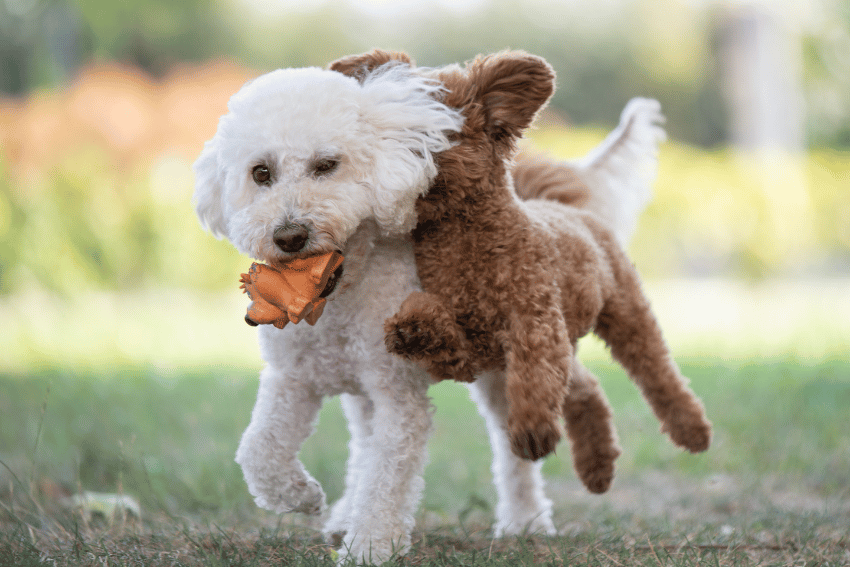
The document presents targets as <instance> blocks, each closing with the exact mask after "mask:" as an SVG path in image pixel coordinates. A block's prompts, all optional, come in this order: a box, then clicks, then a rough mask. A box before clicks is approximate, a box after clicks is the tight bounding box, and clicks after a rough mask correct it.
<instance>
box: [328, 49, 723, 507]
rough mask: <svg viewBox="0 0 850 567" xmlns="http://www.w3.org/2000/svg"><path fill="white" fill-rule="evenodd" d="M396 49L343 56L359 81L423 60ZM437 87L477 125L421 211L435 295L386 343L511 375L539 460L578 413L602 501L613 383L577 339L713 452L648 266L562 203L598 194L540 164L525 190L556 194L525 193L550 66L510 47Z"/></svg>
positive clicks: (610, 453)
mask: <svg viewBox="0 0 850 567" xmlns="http://www.w3.org/2000/svg"><path fill="white" fill-rule="evenodd" d="M397 55H398V54H387V53H386V52H380V51H375V52H372V53H370V54H365V55H361V56H354V57H351V58H346V60H344V61H345V64H346V65H349V67H348V69H349V72H350V70H351V69H354V68H361V69H370V68H373V67H376V66H378V65H380V64H382V63H385V62H386V61H389V60H391V59H401V61H403V63H404V64H410V65H412V62H411V61H410V59H409V58H407V57H406V56H405V57H404V58H403V59H402V58H400V57H397ZM331 68H332V69H334V68H335V67H334V66H333V65H332V66H331ZM437 78H438V79H439V80H440V81H441V82H442V83H443V84H444V85H445V86H446V88H447V92H446V93H444V96H443V102H444V103H446V104H447V105H448V106H450V107H453V108H458V109H461V110H462V112H463V114H464V117H465V123H464V127H463V130H462V131H461V132H460V133H459V134H458V135H457V137H456V140H455V141H456V142H457V145H455V146H454V147H453V148H451V149H450V150H447V151H445V152H443V153H442V154H440V155H439V156H438V158H437V165H438V169H439V174H438V176H437V179H436V180H435V182H434V183H433V185H432V186H431V188H430V189H429V192H428V193H427V194H426V195H425V196H424V197H422V198H420V199H419V201H418V202H417V212H418V215H419V216H418V225H417V227H416V229H415V230H414V233H413V238H414V243H415V253H416V263H417V268H418V272H419V277H420V279H421V282H422V289H423V292H419V293H414V294H411V296H410V297H409V298H408V299H407V300H406V301H405V302H404V304H403V305H402V306H401V308H400V310H399V312H398V313H397V314H396V315H394V316H393V317H391V318H389V319H388V320H387V321H386V324H385V330H386V332H387V335H386V341H387V347H388V348H389V349H390V351H392V352H395V353H397V354H400V355H402V356H406V357H408V358H411V359H413V360H416V361H418V362H419V363H420V364H422V365H423V366H424V367H425V368H427V369H428V371H429V372H430V373H431V374H432V375H433V376H434V377H435V378H436V379H439V380H442V379H454V380H460V381H471V380H473V379H474V376H475V374H476V373H478V372H481V371H483V370H488V369H504V370H505V372H506V385H505V388H506V396H507V399H508V400H509V402H510V411H509V420H508V428H509V434H510V438H511V446H512V449H513V451H514V452H515V453H516V454H517V455H518V456H520V457H525V458H532V459H538V458H540V457H542V456H544V455H546V454H548V453H549V452H551V451H552V450H554V448H555V445H556V443H557V442H558V440H559V439H560V437H561V429H560V425H559V417H560V416H561V415H563V416H564V418H565V421H566V423H567V429H568V432H569V435H570V438H571V440H572V441H573V456H574V466H575V467H576V470H577V471H578V474H579V476H580V478H581V479H582V480H583V481H584V483H585V484H586V485H587V486H588V488H589V489H590V490H592V491H595V492H602V491H604V490H606V489H607V488H608V486H609V485H610V482H611V479H612V477H613V470H614V464H613V463H614V459H616V457H617V455H618V454H619V448H618V446H617V440H616V434H615V433H614V429H613V425H612V423H611V411H610V407H609V406H608V404H607V401H606V399H605V397H604V394H603V393H602V390H601V389H600V387H599V383H598V380H597V379H596V378H595V377H594V376H593V375H592V374H591V373H590V372H589V371H588V370H587V369H585V368H584V367H582V366H581V364H580V363H579V362H578V361H577V360H576V359H575V347H576V341H577V340H578V339H579V338H580V337H582V336H584V335H586V334H587V333H589V332H591V331H593V332H595V333H596V334H597V335H599V336H600V337H601V338H602V339H603V340H605V341H606V343H607V344H608V345H609V347H610V348H611V352H612V354H613V356H614V358H615V359H616V360H618V361H619V362H620V363H621V364H622V365H623V366H624V367H625V368H626V370H627V372H628V373H629V376H630V377H631V378H632V379H633V380H634V381H635V382H636V383H637V384H638V386H639V387H640V388H641V390H642V392H643V394H644V396H645V397H646V399H647V400H648V401H649V403H650V406H651V407H652V409H653V411H654V412H655V414H656V416H657V417H658V419H659V420H660V421H661V423H662V429H663V430H664V431H666V432H667V433H668V434H669V435H670V437H671V438H672V440H673V441H674V442H675V443H676V444H678V445H680V446H682V447H684V448H686V449H688V450H690V451H692V452H697V451H703V450H705V449H706V448H707V447H708V444H709V442H710V437H711V424H710V423H709V422H708V421H707V419H706V418H705V414H704V409H703V406H702V403H701V402H700V401H699V400H698V399H697V398H696V396H695V395H694V394H693V392H692V391H691V390H690V389H689V388H688V387H687V381H686V379H684V378H683V377H682V376H681V374H680V372H679V370H678V368H677V366H676V364H675V363H674V362H673V361H672V359H671V358H670V355H669V352H668V350H667V347H666V345H665V343H664V340H663V338H662V336H661V331H660V329H659V327H658V324H657V323H656V320H655V318H654V316H653V314H652V312H651V310H650V307H649V303H648V302H647V300H646V298H645V297H644V295H643V293H642V291H641V288H640V282H639V279H638V276H637V273H636V272H635V270H634V267H633V266H632V264H631V262H630V261H629V260H628V258H627V257H626V255H625V253H624V252H623V250H622V249H621V248H620V246H619V245H618V244H617V242H616V240H615V238H614V236H613V235H612V234H611V233H610V231H609V230H608V229H607V228H606V227H605V226H603V224H602V222H601V221H600V220H599V219H598V218H597V217H594V216H593V215H592V214H590V213H587V212H585V211H582V210H581V209H579V208H577V207H576V206H565V205H563V204H560V203H558V202H557V201H559V200H560V201H564V202H567V203H569V204H571V205H578V206H580V205H581V204H582V203H583V202H584V201H586V199H584V200H583V194H584V193H583V192H584V191H585V190H586V188H583V187H582V186H581V185H580V184H575V183H573V182H572V181H571V180H569V181H567V180H561V181H558V180H557V179H556V178H555V177H553V176H552V174H551V172H549V173H547V172H546V171H545V166H541V165H540V163H537V164H536V165H535V164H534V163H530V162H525V166H523V165H519V166H518V167H519V168H520V169H516V168H515V170H514V175H515V176H516V177H517V181H519V182H520V183H521V184H523V183H524V184H523V185H521V189H520V192H521V193H522V194H523V195H524V196H527V197H545V198H546V199H545V200H541V199H532V200H529V201H520V200H519V199H518V198H517V191H515V190H514V187H513V179H512V177H511V175H510V174H509V169H510V167H511V158H512V157H513V156H514V154H515V151H516V141H517V140H518V139H519V137H520V136H521V134H522V131H523V130H524V129H525V128H526V127H527V126H528V125H529V124H530V123H531V122H532V120H533V119H534V117H535V115H536V113H537V112H538V110H539V109H540V108H541V107H542V106H543V105H544V104H545V103H546V102H547V100H548V99H549V97H550V96H551V94H552V92H553V90H554V72H553V71H552V69H551V67H550V66H549V65H548V64H547V63H546V62H545V61H544V60H543V59H541V58H539V57H535V56H532V55H529V54H526V53H522V52H505V53H499V54H495V55H490V56H486V57H478V58H476V59H475V60H474V61H472V62H471V63H469V64H468V65H467V67H466V68H465V69H461V68H459V67H448V68H445V69H443V70H441V71H439V73H438V75H437ZM522 163H523V162H520V164H522ZM523 167H524V169H523ZM541 167H543V169H541Z"/></svg>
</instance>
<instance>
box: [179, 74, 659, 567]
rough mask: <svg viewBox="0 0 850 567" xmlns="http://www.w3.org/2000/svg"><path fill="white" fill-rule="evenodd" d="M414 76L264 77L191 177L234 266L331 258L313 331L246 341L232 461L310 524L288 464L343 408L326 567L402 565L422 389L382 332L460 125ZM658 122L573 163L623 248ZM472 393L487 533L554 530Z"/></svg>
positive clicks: (300, 478)
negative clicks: (340, 487)
mask: <svg viewBox="0 0 850 567" xmlns="http://www.w3.org/2000/svg"><path fill="white" fill-rule="evenodd" d="M425 75H427V72H422V71H419V72H418V71H415V70H412V69H411V68H410V67H409V66H405V65H396V66H393V65H384V66H382V67H380V68H378V69H377V70H374V71H372V72H369V73H368V74H366V75H365V76H361V77H358V78H352V77H349V76H345V75H343V74H341V73H337V72H335V71H328V70H322V69H318V68H307V69H286V70H278V71H274V72H272V73H269V74H267V75H263V76H261V77H259V78H257V79H255V80H253V81H251V82H249V83H248V84H246V85H245V86H244V87H243V88H242V89H241V90H240V91H239V92H238V93H236V94H235V95H234V96H233V98H232V99H231V101H230V103H229V106H228V109H229V111H228V113H227V114H225V115H224V116H223V117H222V118H221V120H220V122H219V125H218V131H217V132H216V134H215V136H214V137H213V138H212V139H211V140H210V141H208V142H207V143H206V145H205V146H204V150H203V152H202V153H201V155H200V157H199V158H198V160H197V162H196V163H195V166H194V168H195V173H196V187H195V200H196V205H197V213H198V216H199V217H200V220H201V222H202V224H203V225H204V226H205V227H206V228H208V229H209V230H210V231H212V232H213V234H215V235H217V236H219V237H225V238H227V239H228V240H229V241H230V242H231V243H232V244H233V245H234V246H235V247H236V248H237V249H238V250H239V251H240V252H242V253H244V254H246V255H247V256H250V257H252V258H257V259H259V260H261V261H264V262H267V263H269V264H272V265H275V264H279V263H280V262H282V261H284V260H286V259H289V258H292V257H305V256H311V255H315V254H318V253H323V252H329V251H332V250H337V251H340V252H342V254H343V255H344V257H345V262H344V264H343V266H342V268H340V270H338V271H337V273H336V274H335V276H334V277H332V278H331V280H330V281H329V283H328V287H327V288H326V289H325V292H324V294H323V295H324V296H326V297H327V298H328V304H327V306H326V308H325V310H324V314H323V315H322V317H321V319H319V321H318V323H317V324H316V325H315V326H312V327H311V326H308V325H306V324H302V325H298V326H295V325H288V326H287V327H286V328H285V329H282V330H281V329H277V328H275V327H274V326H272V325H264V326H260V327H259V328H258V334H259V342H260V348H261V352H262V356H263V359H264V360H265V362H266V366H265V368H264V370H263V371H262V373H261V374H260V385H259V392H258V395H257V402H256V405H255V407H254V410H253V413H252V416H251V422H250V425H249V426H248V428H247V429H246V430H245V433H244V434H243V436H242V440H241V442H240V444H239V448H238V451H237V454H236V461H237V462H238V463H239V464H240V465H241V467H242V470H243V472H244V476H245V480H246V482H247V485H248V489H249V491H250V492H251V494H252V495H253V496H254V498H255V501H256V503H257V505H258V506H260V507H263V508H266V509H269V510H273V511H275V512H278V513H283V512H293V511H297V512H304V513H308V514H319V513H322V512H323V510H324V509H325V506H326V504H325V495H324V493H323V492H322V489H321V487H320V486H319V483H318V482H316V480H315V479H314V478H313V477H311V476H310V474H309V473H308V472H307V471H306V470H305V469H304V466H303V465H302V464H301V462H300V461H299V460H298V459H297V454H298V451H299V449H300V448H301V446H302V444H303V442H304V440H305V439H306V438H307V437H308V436H309V435H310V434H311V433H312V431H313V427H314V423H315V421H316V416H317V414H318V412H319V408H320V407H321V404H322V399H323V398H324V397H325V396H334V395H341V397H342V407H343V409H344V412H345V415H346V417H347V419H348V423H349V429H350V432H351V442H350V444H349V451H350V452H349V457H348V464H347V472H346V479H345V492H344V494H343V496H342V497H341V498H340V500H339V501H338V502H337V503H336V504H334V506H333V507H332V509H331V510H330V512H329V514H327V520H326V523H325V527H324V532H325V533H326V535H327V537H328V538H329V539H330V540H331V541H333V542H334V543H335V544H336V545H339V546H340V559H341V560H344V559H346V558H349V557H350V558H354V559H357V560H361V559H365V560H371V561H373V562H376V563H379V562H381V561H383V560H386V559H387V558H389V557H390V556H391V555H392V554H393V553H395V552H404V551H405V550H406V549H407V548H408V547H409V545H410V534H411V530H412V528H413V525H414V513H415V511H416V509H417V506H418V504H419V501H420V498H421V495H422V490H423V485H424V482H423V479H422V471H423V468H424V466H425V462H426V442H427V439H428V435H429V433H430V431H431V413H432V411H433V409H432V406H431V404H430V402H429V398H428V395H427V391H428V386H429V385H430V384H431V381H430V378H429V377H428V375H427V374H426V373H425V372H424V371H423V370H421V369H420V368H419V367H418V366H416V365H415V364H414V363H411V362H407V361H405V360H403V359H402V358H400V357H396V356H393V355H391V354H389V353H388V352H387V347H386V346H385V343H384V320H385V319H387V318H388V317H390V316H391V315H393V314H394V313H396V312H397V311H398V309H399V306H400V305H401V303H402V301H403V300H404V299H405V298H406V297H407V296H408V295H409V294H410V293H411V292H412V291H415V290H417V289H418V279H417V275H416V267H415V263H414V258H413V252H412V244H411V242H410V239H409V232H410V230H411V229H412V228H413V226H414V225H415V223H416V215H415V210H414V203H415V202H416V199H417V198H418V197H419V196H420V195H422V194H423V193H424V192H425V191H426V190H427V189H428V186H429V184H430V182H431V181H432V180H433V179H434V177H435V175H436V174H437V171H436V169H435V166H434V160H433V156H434V155H435V154H436V153H438V152H440V151H442V150H445V149H447V148H448V147H450V142H449V136H450V134H451V133H453V132H456V131H458V130H459V128H460V126H461V124H462V117H461V115H460V114H459V112H458V111H457V110H456V109H452V108H448V107H446V106H444V105H443V104H442V103H441V102H439V99H440V96H439V93H440V90H441V86H440V85H439V84H437V83H435V82H434V81H432V80H430V79H429V78H427V76H425ZM626 118H628V119H627V120H626ZM657 119H658V110H657V105H656V106H653V105H651V104H650V105H643V106H642V107H641V109H639V111H635V112H631V113H629V115H628V117H626V113H624V119H623V122H621V125H620V127H619V128H618V129H617V130H616V131H615V132H613V133H612V134H611V136H609V138H608V139H607V140H606V142H604V143H603V144H602V145H601V146H600V148H599V149H598V150H597V151H596V152H595V153H594V154H592V155H591V156H589V157H588V158H587V159H585V160H583V161H580V162H576V163H575V164H572V165H571V167H572V168H573V169H574V170H575V172H576V173H577V174H578V175H579V176H580V177H581V178H582V179H584V180H585V182H586V183H587V184H588V185H590V186H591V187H592V188H593V191H592V193H591V198H590V202H589V203H588V204H587V205H586V206H587V207H588V208H591V209H592V208H593V207H596V208H598V209H599V210H600V212H601V213H603V214H606V215H607V216H608V217H610V218H611V219H613V221H612V222H617V223H621V224H622V226H621V227H619V229H618V230H617V232H618V233H620V234H621V235H623V234H624V233H628V232H629V231H630V230H631V228H632V227H633V225H634V218H635V217H636V215H637V212H638V211H639V210H640V209H641V208H642V206H643V204H644V203H645V199H646V197H647V196H648V194H649V193H648V189H649V182H650V181H651V179H650V178H649V177H646V176H637V177H636V176H634V172H636V171H638V170H641V171H644V170H645V169H646V167H647V166H649V167H650V168H651V169H652V170H653V171H654V163H655V153H656V146H657V141H658V138H657V136H656V135H655V133H656V132H657V130H658V128H657V126H655V124H654V123H655V122H656V121H657ZM638 178H639V179H640V180H641V181H640V183H637V184H636V183H635V179H638ZM636 185H637V186H636ZM635 199H638V201H637V202H636V201H635ZM635 203H637V204H635ZM470 388H471V390H472V391H473V398H474V399H475V401H476V402H477V403H478V405H479V408H480V411H481V413H482V415H484V416H485V417H486V418H487V425H488V430H489V434H490V439H491V443H492V445H493V453H494V463H493V473H494V482H495V483H496V485H497V489H498V497H499V503H498V506H497V511H496V515H497V524H496V526H495V532H496V534H497V535H504V534H513V533H520V532H522V531H524V530H527V529H528V530H531V531H543V532H545V533H550V534H551V533H555V528H554V525H553V522H552V511H551V502H550V501H549V500H548V499H547V498H546V497H545V496H544V494H543V479H542V476H541V473H540V467H541V463H540V462H537V463H535V462H531V461H525V460H522V459H519V458H517V457H516V456H514V455H513V453H512V452H511V450H510V445H509V441H508V439H507V434H506V432H505V429H504V428H505V423H506V420H507V412H506V401H505V397H504V391H503V389H501V388H500V387H499V384H498V382H497V379H496V378H492V377H490V376H489V375H488V376H482V377H481V378H480V379H479V380H478V381H477V382H475V383H473V384H471V385H470Z"/></svg>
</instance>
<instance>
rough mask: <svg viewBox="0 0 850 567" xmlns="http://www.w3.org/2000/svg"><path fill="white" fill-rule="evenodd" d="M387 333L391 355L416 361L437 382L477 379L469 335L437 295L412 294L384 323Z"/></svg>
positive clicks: (386, 341)
mask: <svg viewBox="0 0 850 567" xmlns="http://www.w3.org/2000/svg"><path fill="white" fill-rule="evenodd" d="M384 333H385V336H384V342H385V343H386V346H387V350H388V351H389V352H391V353H393V354H397V355H399V356H403V357H405V358H407V359H409V360H414V361H416V362H417V363H419V364H420V365H421V366H422V367H423V368H425V369H426V370H427V371H428V372H429V373H430V374H431V375H432V376H433V377H434V378H435V379H436V380H447V379H451V380H458V381H461V382H472V380H473V379H474V376H473V373H472V367H471V364H470V352H469V341H468V340H467V338H466V333H465V332H464V330H463V328H461V326H460V325H458V323H457V320H456V316H455V314H454V313H453V312H452V310H451V309H450V308H449V306H447V305H446V304H445V303H444V302H443V301H442V300H441V299H440V298H439V297H437V296H436V295H434V294H431V293H425V292H418V291H417V292H413V293H411V294H410V295H409V296H408V297H407V299H405V300H404V303H402V304H401V307H400V308H399V310H398V313H396V314H395V315H393V316H392V317H390V318H389V319H387V320H386V321H385V322H384Z"/></svg>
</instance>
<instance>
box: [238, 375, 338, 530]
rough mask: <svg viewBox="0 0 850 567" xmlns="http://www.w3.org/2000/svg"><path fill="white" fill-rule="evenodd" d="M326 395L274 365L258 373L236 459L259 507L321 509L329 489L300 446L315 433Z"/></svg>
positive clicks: (289, 509)
mask: <svg viewBox="0 0 850 567" xmlns="http://www.w3.org/2000/svg"><path fill="white" fill-rule="evenodd" d="M321 403H322V398H321V396H319V395H318V394H316V393H315V391H313V389H312V388H310V387H309V385H308V384H305V383H302V382H300V381H297V380H293V379H292V378H291V377H290V376H287V375H286V373H285V372H283V371H281V370H278V369H275V368H273V367H271V366H268V367H266V368H265V369H264V370H263V371H262V373H261V374H260V388H259V392H258V393H257V403H256V405H255V406H254V411H253V413H252V414H251V423H250V424H249V425H248V428H247V429H246V430H245V433H243V434H242V440H241V441H240V442H239V448H238V449H237V451H236V462H237V463H239V465H240V466H241V467H242V473H243V475H244V476H245V482H246V483H247V485H248V491H249V492H250V493H251V495H252V496H253V497H254V501H255V502H256V503H257V506H259V507H261V508H265V509H267V510H273V511H274V512H277V513H279V514H280V513H284V512H304V513H306V514H318V513H319V512H321V511H322V509H324V507H325V494H324V492H322V487H321V486H319V483H318V482H317V481H316V479H314V478H313V477H312V476H310V474H309V473H308V472H307V470H306V469H305V468H304V465H302V464H301V462H300V461H299V460H298V458H297V455H298V451H299V450H300V449H301V446H302V445H303V443H304V440H305V439H307V437H309V436H310V434H311V433H312V432H313V427H314V424H315V421H316V416H317V415H318V413H319V409H320V407H321Z"/></svg>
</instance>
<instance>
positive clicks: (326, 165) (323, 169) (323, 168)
mask: <svg viewBox="0 0 850 567" xmlns="http://www.w3.org/2000/svg"><path fill="white" fill-rule="evenodd" d="M338 166H339V160H338V159H336V158H322V159H318V160H316V161H315V162H313V166H312V167H313V175H315V176H316V177H322V176H324V175H330V174H331V173H333V172H334V171H335V170H336V168H337V167H338Z"/></svg>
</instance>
